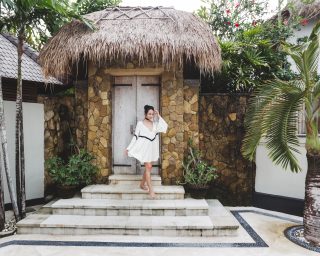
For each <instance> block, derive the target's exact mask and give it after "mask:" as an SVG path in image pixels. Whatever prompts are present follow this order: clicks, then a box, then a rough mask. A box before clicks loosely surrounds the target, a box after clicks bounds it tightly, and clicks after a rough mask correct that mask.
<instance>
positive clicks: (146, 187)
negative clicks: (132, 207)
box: [140, 184, 149, 190]
mask: <svg viewBox="0 0 320 256" xmlns="http://www.w3.org/2000/svg"><path fill="white" fill-rule="evenodd" d="M140 188H141V189H143V190H149V188H148V186H147V185H142V184H140Z"/></svg>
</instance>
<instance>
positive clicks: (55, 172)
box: [46, 150, 98, 186]
mask: <svg viewBox="0 0 320 256" xmlns="http://www.w3.org/2000/svg"><path fill="white" fill-rule="evenodd" d="M93 159H94V157H93V156H92V155H91V154H90V153H88V152H86V151H85V150H80V152H79V153H78V154H74V155H72V156H71V157H70V158H69V161H68V163H67V164H65V163H64V162H63V160H62V159H61V158H60V157H52V158H50V159H48V160H47V161H46V168H47V169H48V173H49V175H50V176H51V178H52V180H53V181H54V182H55V183H57V184H60V185H65V186H72V185H75V186H78V185H83V184H86V185H88V184H90V183H92V182H93V178H94V176H95V175H96V173H97V171H98V168H97V167H96V166H95V165H93V164H92V160H93Z"/></svg>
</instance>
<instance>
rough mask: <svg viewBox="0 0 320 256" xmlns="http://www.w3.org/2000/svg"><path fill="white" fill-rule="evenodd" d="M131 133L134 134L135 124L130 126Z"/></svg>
mask: <svg viewBox="0 0 320 256" xmlns="http://www.w3.org/2000/svg"><path fill="white" fill-rule="evenodd" d="M130 133H131V134H133V124H131V125H130Z"/></svg>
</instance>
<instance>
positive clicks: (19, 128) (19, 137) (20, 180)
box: [16, 26, 26, 218]
mask: <svg viewBox="0 0 320 256" xmlns="http://www.w3.org/2000/svg"><path fill="white" fill-rule="evenodd" d="M22 27H23V26H22ZM24 38H25V36H24V29H23V28H22V29H20V30H19V33H18V79H17V98H16V188H17V201H18V209H19V214H20V217H21V218H24V217H25V208H26V207H25V199H26V196H25V168H24V141H23V112H22V97H23V96H22V72H21V69H22V66H21V64H22V55H23V42H24Z"/></svg>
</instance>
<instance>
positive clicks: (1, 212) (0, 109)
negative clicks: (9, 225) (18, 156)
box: [0, 0, 20, 230]
mask: <svg viewBox="0 0 320 256" xmlns="http://www.w3.org/2000/svg"><path fill="white" fill-rule="evenodd" d="M12 6H13V2H12V1H11V0H0V18H1V14H2V8H12ZM0 22H1V21H0ZM0 31H1V27H0ZM0 57H1V56H0ZM0 138H1V149H2V155H3V165H4V171H5V174H6V178H7V185H8V190H9V195H10V200H11V204H12V209H13V213H14V216H15V219H16V221H18V220H20V216H19V209H18V204H17V198H16V193H15V191H14V188H13V182H12V178H11V175H10V166H9V155H8V142H7V132H6V127H5V116H4V105H3V94H2V78H1V76H0ZM2 180H3V178H2V170H1V168H0V230H3V228H4V226H5V208H4V191H3V189H4V188H3V182H2Z"/></svg>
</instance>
